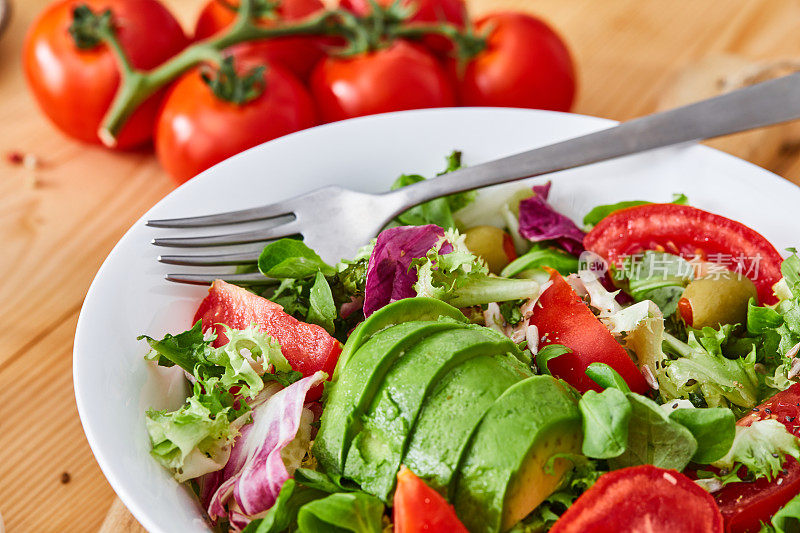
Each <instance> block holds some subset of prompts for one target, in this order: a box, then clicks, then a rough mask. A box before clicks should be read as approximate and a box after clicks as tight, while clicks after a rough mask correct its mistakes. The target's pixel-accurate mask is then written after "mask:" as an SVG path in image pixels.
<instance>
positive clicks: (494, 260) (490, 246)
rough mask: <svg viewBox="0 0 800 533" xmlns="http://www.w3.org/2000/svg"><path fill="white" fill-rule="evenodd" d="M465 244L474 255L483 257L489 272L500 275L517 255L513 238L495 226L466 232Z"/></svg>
mask: <svg viewBox="0 0 800 533" xmlns="http://www.w3.org/2000/svg"><path fill="white" fill-rule="evenodd" d="M464 236H465V239H464V242H465V243H466V245H467V248H469V251H470V252H472V253H473V254H475V255H477V256H479V257H481V258H482V259H483V260H484V261H486V264H487V265H489V270H490V271H491V272H492V273H494V274H498V273H500V271H502V270H503V269H504V268H505V267H506V265H508V264H509V263H510V262H511V261H512V260H513V259H515V258H516V256H517V254H516V252H515V251H514V242H513V241H512V240H511V236H510V235H509V234H508V233H506V232H505V231H503V230H501V229H500V228H496V227H494V226H475V227H474V228H470V229H468V230H467V231H466V232H464Z"/></svg>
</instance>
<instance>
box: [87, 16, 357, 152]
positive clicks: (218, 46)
mask: <svg viewBox="0 0 800 533" xmlns="http://www.w3.org/2000/svg"><path fill="white" fill-rule="evenodd" d="M253 2H254V0H242V2H241V3H240V6H239V13H238V16H237V18H236V21H235V22H234V23H233V24H232V25H231V26H230V28H229V29H228V30H227V31H225V32H224V33H222V34H221V35H219V36H216V37H211V38H209V39H206V40H205V41H201V42H199V43H197V44H194V45H192V46H189V47H188V48H186V49H184V50H183V51H182V52H180V53H179V54H178V55H176V56H175V57H173V58H172V59H170V60H169V61H167V62H165V63H163V64H161V65H159V66H158V67H156V68H154V69H152V70H149V71H142V70H139V69H137V68H135V67H134V66H133V65H132V64H131V63H130V61H129V60H128V58H127V55H126V54H125V52H124V50H123V49H122V46H121V45H120V43H119V40H118V39H117V36H116V32H114V31H108V32H103V33H102V36H101V38H102V40H103V41H105V42H106V43H107V44H108V45H109V47H110V48H111V50H112V51H113V52H114V55H115V56H116V58H117V61H118V63H119V68H120V71H121V75H122V82H121V83H120V87H119V89H118V90H117V94H116V96H115V97H114V101H113V102H112V104H111V107H110V108H109V110H108V112H107V113H106V116H105V117H104V118H103V122H102V124H101V126H100V131H99V132H98V134H99V136H100V139H101V140H102V141H103V143H104V144H105V145H106V146H114V145H116V137H117V135H118V134H119V131H120V129H121V128H122V126H123V125H124V124H125V122H126V121H127V120H128V119H129V118H130V116H131V115H132V114H133V112H134V111H135V110H136V109H137V108H138V107H139V106H140V105H141V104H142V103H143V102H144V101H145V100H147V99H148V98H150V97H151V96H152V95H153V94H155V93H156V92H158V91H159V90H160V89H162V88H164V87H165V86H166V85H167V84H169V83H170V82H171V81H172V80H174V79H175V78H176V77H177V76H179V75H181V74H183V73H184V72H186V71H187V70H189V69H191V68H192V67H194V66H196V65H198V64H200V63H212V64H215V65H220V64H221V63H222V60H223V59H224V55H223V53H222V51H223V50H224V49H226V48H228V47H230V46H233V45H235V44H238V43H241V42H244V41H253V40H258V39H268V38H274V37H283V36H288V35H328V34H331V33H335V29H334V31H332V29H331V24H330V22H331V20H333V19H335V18H336V17H340V16H341V15H342V12H341V11H338V10H335V11H334V10H332V11H324V12H322V13H320V14H317V15H314V16H312V17H310V18H307V19H305V20H302V21H300V22H299V23H297V24H291V25H288V24H287V25H281V26H272V27H259V26H256V25H255V24H253V22H252V21H251V13H252V8H253ZM347 15H349V16H351V17H352V14H350V13H348V14H347Z"/></svg>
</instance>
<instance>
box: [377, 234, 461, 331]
mask: <svg viewBox="0 0 800 533" xmlns="http://www.w3.org/2000/svg"><path fill="white" fill-rule="evenodd" d="M443 236H444V230H443V229H442V228H440V227H439V226H436V225H434V224H429V225H427V226H399V227H396V228H390V229H387V230H386V231H383V232H382V233H381V234H380V235H378V239H377V241H376V243H375V248H374V249H373V250H372V255H371V256H370V258H369V263H368V264H367V284H366V288H365V289H364V316H365V317H368V316H369V315H371V314H372V313H374V312H375V311H377V310H378V309H380V308H381V307H383V306H385V305H387V304H389V303H392V302H394V301H396V300H402V299H403V298H413V297H414V296H416V295H417V293H416V292H415V291H414V284H415V283H416V282H417V272H416V270H414V269H411V268H410V267H411V262H412V261H413V260H414V259H417V258H419V257H425V255H426V254H427V253H428V251H429V250H430V249H431V248H433V246H434V245H435V244H436V243H437V242H438V241H439V239H441V238H442V237H443ZM452 251H453V247H452V246H451V245H450V243H445V244H444V245H443V246H442V249H441V250H440V251H439V253H442V254H445V253H450V252H452Z"/></svg>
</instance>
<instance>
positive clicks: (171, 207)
mask: <svg viewBox="0 0 800 533" xmlns="http://www.w3.org/2000/svg"><path fill="white" fill-rule="evenodd" d="M612 124H613V123H612V122H610V121H607V120H603V119H598V118H592V117H585V116H580V115H570V114H562V113H553V112H544V111H530V110H515V109H488V108H475V109H469V108H461V109H458V108H455V109H437V110H425V111H413V112H404V113H393V114H388V115H379V116H372V117H366V118H361V119H356V120H351V121H346V122H339V123H336V124H331V125H327V126H322V127H318V128H314V129H311V130H306V131H303V132H299V133H296V134H293V135H289V136H287V137H284V138H282V139H278V140H276V141H272V142H269V143H266V144H264V145H262V146H259V147H257V148H254V149H252V150H249V151H247V152H245V153H243V154H240V155H238V156H236V157H233V158H231V159H229V160H227V161H225V162H223V163H221V164H220V165H217V166H216V167H214V168H212V169H210V170H208V171H207V172H205V173H203V174H202V175H201V176H199V177H197V178H196V179H194V180H192V181H190V182H189V183H187V184H185V185H183V186H182V187H180V188H179V189H177V190H176V191H174V192H173V193H171V194H170V195H168V196H167V197H166V198H164V199H163V200H162V201H161V202H159V203H158V204H157V205H156V206H155V207H153V209H151V210H150V211H149V212H148V213H147V214H146V215H145V216H144V217H142V220H140V221H139V222H137V223H136V224H135V225H134V226H133V227H132V228H131V229H130V230H129V231H128V233H127V234H126V235H125V236H124V237H123V238H122V240H120V242H119V243H118V244H117V246H116V247H115V248H114V250H113V251H112V252H111V254H109V256H108V258H107V259H106V261H105V263H103V266H102V267H101V268H100V271H99V272H98V273H97V277H96V278H95V279H94V282H93V283H92V286H91V288H90V289H89V292H88V294H87V296H86V301H85V302H84V305H83V309H82V310H81V315H80V320H79V321H78V329H77V332H76V335H75V348H74V382H75V397H76V399H77V403H78V410H79V412H80V416H81V421H82V423H83V427H84V430H85V432H86V436H87V438H88V440H89V444H90V445H91V447H92V451H93V452H94V454H95V457H96V458H97V462H98V463H99V464H100V467H101V468H102V470H103V472H104V473H105V475H106V477H107V478H108V481H109V482H110V483H111V486H112V487H113V488H114V490H115V491H116V492H117V494H118V495H119V496H120V498H122V501H123V502H124V503H125V505H126V506H127V507H128V509H130V510H131V512H132V513H133V515H134V516H135V517H136V518H137V519H138V520H139V521H140V522H141V523H142V525H143V526H144V527H145V528H147V529H148V530H150V531H152V532H163V533H167V532H174V531H181V532H194V531H208V526H207V525H206V523H205V521H204V519H203V513H202V510H201V509H200V507H199V505H198V504H197V503H195V500H194V498H193V497H192V496H191V494H190V493H189V492H188V491H187V490H186V489H184V488H183V487H181V486H179V485H178V483H176V482H175V481H174V480H173V479H172V478H171V477H170V476H169V474H168V473H167V472H166V471H165V470H164V469H162V468H161V467H160V466H159V465H158V464H157V463H156V462H155V461H154V460H153V459H152V458H151V457H150V456H149V454H148V451H149V442H148V438H147V434H146V432H145V429H144V412H145V410H146V409H147V408H148V407H156V408H159V409H161V408H165V407H171V406H175V407H176V406H177V405H179V404H180V402H181V401H182V399H183V397H184V396H183V395H184V391H183V388H182V385H181V384H180V380H178V381H176V380H174V379H172V378H173V377H174V376H171V375H170V374H169V373H168V372H166V371H164V370H163V369H155V368H154V367H153V366H152V365H150V364H145V362H144V361H143V359H142V356H143V355H144V353H145V351H146V350H145V346H144V345H143V344H142V343H140V342H137V341H136V336H137V335H139V334H141V333H147V334H148V335H152V336H155V337H158V336H160V335H162V334H164V333H166V332H179V331H183V330H184V329H187V328H188V327H189V326H190V325H191V324H190V322H191V319H192V316H193V313H194V310H195V308H196V307H197V304H198V302H199V301H200V299H201V298H202V296H203V295H204V293H205V289H204V288H202V287H189V286H183V285H174V284H170V283H168V282H166V281H164V279H163V276H164V274H166V273H167V272H175V271H185V270H186V269H185V268H184V267H175V266H165V265H161V264H159V263H157V262H156V256H157V255H158V253H159V250H158V249H156V248H155V247H153V246H151V245H150V244H149V243H150V240H151V239H152V238H153V237H155V236H157V235H165V234H175V233H176V230H156V229H153V228H148V227H146V226H145V225H144V221H145V220H146V219H149V218H168V217H178V216H188V215H201V214H207V213H212V212H216V211H225V210H231V209H242V208H246V207H252V206H256V205H259V204H264V203H270V202H274V201H276V200H280V199H283V198H287V197H289V196H293V195H295V194H299V193H302V192H305V191H308V190H310V189H313V188H316V187H320V186H323V185H329V184H339V185H343V186H346V187H349V188H352V189H356V190H364V191H381V190H385V189H387V188H388V186H389V185H390V184H391V183H392V181H393V180H394V179H395V178H396V177H397V176H398V175H399V174H401V173H420V174H423V175H427V176H432V175H434V174H435V173H436V172H437V171H439V170H440V169H441V168H443V164H444V157H445V155H446V154H448V153H449V152H450V151H451V150H453V149H459V150H462V151H463V152H464V159H465V162H466V163H467V164H474V163H478V162H482V161H486V160H490V159H494V158H497V157H501V156H504V155H508V154H512V153H515V152H519V151H522V150H525V149H529V148H532V147H534V146H538V145H543V144H547V143H551V142H554V141H558V140H562V139H565V138H568V137H572V136H576V135H580V134H583V133H587V132H589V131H592V130H597V129H602V128H604V127H608V126H610V125H612ZM552 179H553V180H554V186H553V189H552V197H551V198H552V201H553V203H554V205H555V207H556V208H558V209H559V210H561V211H563V212H564V213H566V214H568V215H570V216H572V217H573V218H575V219H578V220H579V219H580V218H581V217H582V216H583V215H584V214H585V213H586V212H587V211H588V209H589V208H591V207H593V206H595V205H597V204H601V203H610V202H616V201H620V200H634V199H645V200H652V201H668V200H670V199H671V195H672V193H676V192H683V193H686V194H688V195H689V199H690V201H691V204H692V205H695V206H697V207H701V208H704V209H708V210H710V211H713V212H716V213H720V214H724V215H726V216H729V217H731V218H733V219H736V220H740V221H742V222H743V223H745V224H747V225H749V226H751V227H753V228H755V229H756V230H757V231H759V232H761V233H763V234H764V235H765V236H766V237H767V238H769V239H771V240H772V242H773V243H774V244H775V246H776V247H777V248H778V249H779V250H782V249H783V248H785V247H788V246H793V245H797V244H800V231H798V223H796V222H793V220H792V219H791V218H790V214H791V213H794V212H795V211H796V209H797V206H798V205H800V189H798V188H797V187H795V186H794V185H792V184H791V183H789V182H787V181H785V180H783V179H782V178H780V177H778V176H776V175H774V174H772V173H770V172H767V171H765V170H763V169H761V168H758V167H756V166H754V165H751V164H749V163H747V162H745V161H742V160H739V159H736V158H734V157H732V156H729V155H726V154H723V153H721V152H717V151H715V150H712V149H710V148H705V147H701V146H695V145H692V146H684V147H678V148H671V149H664V150H659V151H656V152H651V153H647V154H643V155H638V156H633V157H627V158H624V159H620V160H617V161H611V162H606V163H602V164H597V165H593V166H590V167H585V168H581V169H576V170H572V171H566V172H562V173H560V174H558V175H553V176H552Z"/></svg>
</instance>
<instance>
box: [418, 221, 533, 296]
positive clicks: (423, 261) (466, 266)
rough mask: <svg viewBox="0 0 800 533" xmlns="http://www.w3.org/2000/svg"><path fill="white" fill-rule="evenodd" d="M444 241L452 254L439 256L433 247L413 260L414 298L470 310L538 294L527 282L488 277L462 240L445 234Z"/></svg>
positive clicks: (453, 233)
mask: <svg viewBox="0 0 800 533" xmlns="http://www.w3.org/2000/svg"><path fill="white" fill-rule="evenodd" d="M445 238H446V240H447V241H448V242H450V243H451V244H452V245H453V251H452V252H450V253H447V254H443V255H440V254H439V248H440V247H439V246H434V247H433V248H432V249H431V250H430V251H429V252H428V253H427V255H426V256H425V257H421V258H418V259H415V260H414V261H413V262H412V266H413V268H416V269H417V282H416V283H415V284H414V290H415V291H416V293H417V296H427V297H430V298H436V299H438V300H442V301H444V302H447V303H449V304H450V305H453V306H455V307H470V306H473V305H483V304H488V303H492V302H505V301H509V300H520V299H527V298H530V297H532V296H535V295H536V294H538V292H539V284H538V283H537V282H536V281H533V280H528V279H511V278H501V277H497V276H491V275H489V269H488V268H487V266H486V265H485V264H484V263H483V262H482V261H481V260H480V259H479V258H478V257H477V256H475V255H474V254H472V253H471V252H470V251H469V250H467V248H466V246H464V245H463V237H459V236H458V234H457V233H455V232H448V234H447V235H446V236H445Z"/></svg>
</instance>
